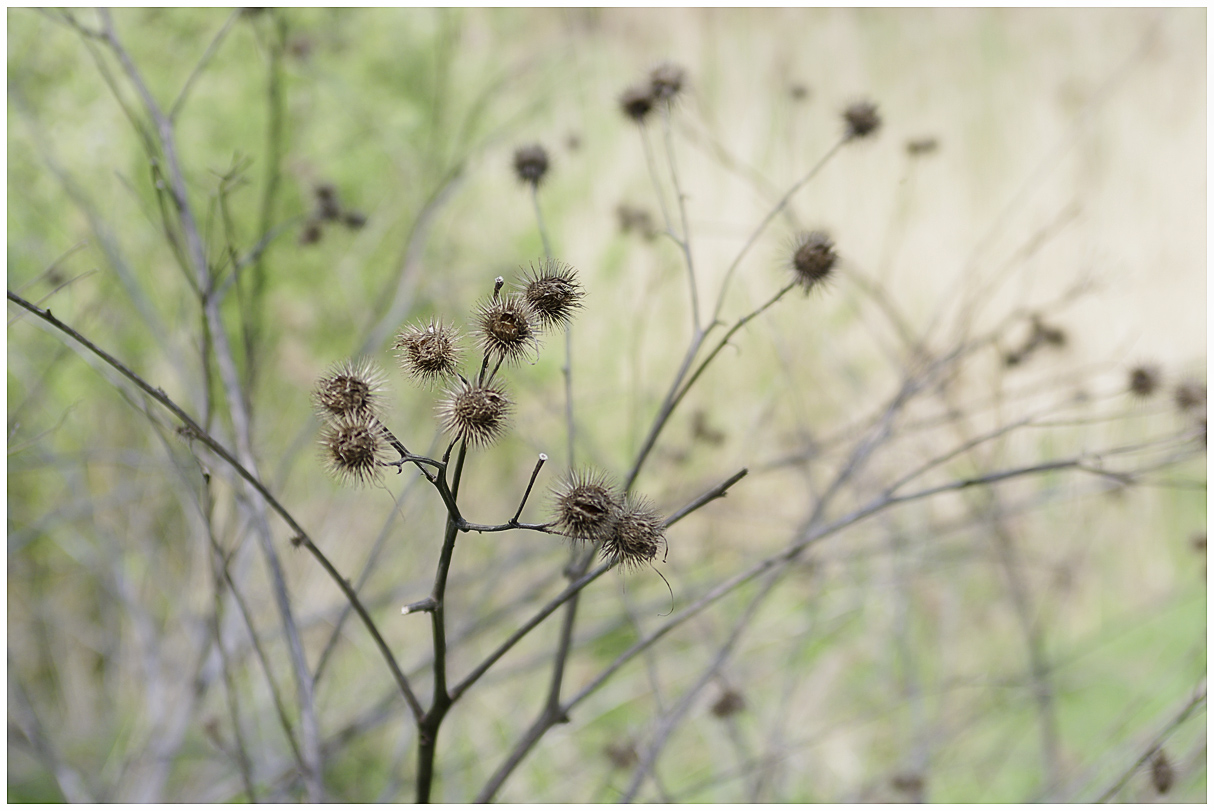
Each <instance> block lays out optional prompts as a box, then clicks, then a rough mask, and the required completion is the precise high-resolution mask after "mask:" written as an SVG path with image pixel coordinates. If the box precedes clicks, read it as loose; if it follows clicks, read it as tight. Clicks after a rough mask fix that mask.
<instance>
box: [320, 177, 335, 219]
mask: <svg viewBox="0 0 1214 811" xmlns="http://www.w3.org/2000/svg"><path fill="white" fill-rule="evenodd" d="M315 191H316V202H317V203H318V204H319V206H320V211H319V213H320V218H321V219H322V220H338V219H341V203H339V202H338V200H337V188H336V187H335V186H334V185H333V184H332V183H321V184H320V185H319V186H317V187H316V190H315Z"/></svg>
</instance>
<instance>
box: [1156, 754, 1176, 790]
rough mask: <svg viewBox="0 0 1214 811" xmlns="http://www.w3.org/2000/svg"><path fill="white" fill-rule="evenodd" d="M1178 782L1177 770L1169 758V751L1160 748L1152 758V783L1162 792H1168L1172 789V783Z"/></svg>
mask: <svg viewBox="0 0 1214 811" xmlns="http://www.w3.org/2000/svg"><path fill="white" fill-rule="evenodd" d="M1175 782H1176V770H1175V769H1173V768H1172V762H1171V761H1170V760H1168V754H1167V752H1165V751H1163V750H1162V749H1158V750H1156V752H1155V757H1153V758H1151V785H1153V786H1154V787H1155V790H1156V791H1157V792H1159V793H1160V794H1167V793H1168V792H1169V791H1171V790H1172V784H1173V783H1175Z"/></svg>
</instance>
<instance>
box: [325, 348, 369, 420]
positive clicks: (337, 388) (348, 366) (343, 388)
mask: <svg viewBox="0 0 1214 811" xmlns="http://www.w3.org/2000/svg"><path fill="white" fill-rule="evenodd" d="M386 379H387V377H386V376H385V375H384V374H383V372H381V371H379V369H377V368H376V367H375V365H374V364H373V363H371V361H369V360H367V359H366V358H362V359H359V360H346V361H342V362H341V363H338V364H336V365H335V366H332V367H330V368H329V371H327V372H325V375H324V377H322V378H321V379H320V380H319V381H317V383H316V388H315V389H313V391H312V402H313V403H315V404H316V411H317V414H319V416H320V418H321V419H322V420H325V421H329V420H333V419H335V418H338V417H353V418H358V417H365V416H378V414H379V410H380V407H381V404H382V402H381V401H382V399H383V390H384V388H383V387H384V381H385V380H386Z"/></svg>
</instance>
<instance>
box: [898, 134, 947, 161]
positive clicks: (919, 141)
mask: <svg viewBox="0 0 1214 811" xmlns="http://www.w3.org/2000/svg"><path fill="white" fill-rule="evenodd" d="M939 148H940V141H939V140H937V139H936V138H935V137H933V136H931V135H925V136H923V137H922V138H912V139H910V140H909V141H907V142H906V154H907V155H910V156H911V157H912V158H919V157H922V156H924V155H931V154H932V153H934V152H935V151H936V150H937V149H939Z"/></svg>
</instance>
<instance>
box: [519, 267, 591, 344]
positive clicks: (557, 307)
mask: <svg viewBox="0 0 1214 811" xmlns="http://www.w3.org/2000/svg"><path fill="white" fill-rule="evenodd" d="M519 291H520V294H521V295H522V297H523V300H524V301H526V302H527V304H528V305H530V307H531V311H532V312H533V313H535V316H536V318H537V320H538V321H539V323H540V326H541V327H543V329H545V330H550V329H552V328H554V327H563V326H566V325H567V324H568V323H569V322H570V321H571V320H572V319H573V311H574V310H576V309H578V308H579V307H581V306H582V296H583V295H584V294H583V293H582V286H581V285H580V284H578V281H577V271H575V270H574V269H573V267H572V266H571V265H566V264H562V263H561V262H557V261H554V260H551V259H545V260H543V261H541V262H540V263H539V265H538V266H537V265H532V266H531V269H530V270H528V271H527V272H526V273H525V274H524V275H523V281H522V283H521V284H520V285H519Z"/></svg>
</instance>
